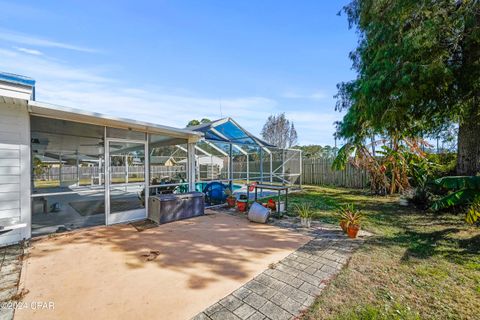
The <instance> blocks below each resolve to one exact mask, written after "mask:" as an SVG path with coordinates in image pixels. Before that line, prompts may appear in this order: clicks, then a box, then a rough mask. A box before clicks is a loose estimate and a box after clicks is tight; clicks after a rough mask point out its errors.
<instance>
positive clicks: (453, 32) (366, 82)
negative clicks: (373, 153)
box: [336, 0, 480, 175]
mask: <svg viewBox="0 0 480 320" xmlns="http://www.w3.org/2000/svg"><path fill="white" fill-rule="evenodd" d="M343 11H344V12H345V13H346V14H347V16H348V20H349V23H350V27H352V26H355V27H356V28H357V31H358V34H359V43H358V47H357V48H356V50H355V51H353V52H351V53H350V57H351V59H352V61H353V68H354V70H356V72H357V77H356V79H355V80H353V81H350V82H344V83H340V84H339V85H338V89H339V91H338V94H337V98H338V101H337V106H336V109H337V110H347V113H346V115H345V116H344V118H343V120H342V121H341V122H340V123H338V125H337V135H338V136H339V137H342V138H344V139H345V140H346V141H347V142H348V143H355V144H358V143H361V142H363V141H365V140H366V139H367V138H369V137H371V136H374V135H376V136H386V137H390V138H391V141H392V143H393V148H394V149H398V145H397V144H398V142H399V141H402V140H403V139H404V138H415V137H423V136H427V135H429V134H432V133H434V132H438V131H439V130H441V128H445V127H448V126H450V125H451V124H452V123H457V124H458V147H457V159H458V160H457V173H458V174H460V175H475V174H476V173H477V172H479V171H480V143H478V132H480V1H478V0H463V1H461V0H440V1H433V0H404V1H376V0H354V1H352V2H351V3H350V4H349V5H347V6H346V7H344V10H343Z"/></svg>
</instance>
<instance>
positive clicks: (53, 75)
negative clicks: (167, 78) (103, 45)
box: [0, 49, 277, 133]
mask: <svg viewBox="0 0 480 320" xmlns="http://www.w3.org/2000/svg"><path fill="white" fill-rule="evenodd" d="M102 69H105V68H102V67H101V66H100V67H97V68H92V69H90V70H88V69H78V68H74V67H71V66H69V65H67V64H65V63H61V62H59V61H56V60H52V59H49V58H47V57H45V56H32V55H30V54H26V53H24V52H23V51H22V52H19V51H12V50H7V49H0V70H2V71H8V72H13V73H17V74H22V75H25V76H29V77H32V78H34V79H35V80H36V81H37V83H36V97H37V100H39V101H45V102H49V103H53V104H59V105H64V106H67V107H71V108H80V109H84V110H87V111H93V112H100V113H105V114H108V115H112V116H118V117H124V118H131V119H135V120H143V121H149V122H156V123H159V124H164V125H170V126H174V127H183V126H185V125H186V124H187V123H188V121H189V120H191V119H199V118H203V117H208V118H211V119H217V118H220V117H222V116H224V117H226V116H231V117H234V118H237V119H240V121H241V122H242V124H244V125H245V127H246V128H247V129H249V130H252V131H253V132H254V133H257V131H258V129H257V127H258V125H259V123H261V124H263V121H264V120H265V119H266V118H267V117H268V115H269V114H271V113H274V112H275V108H276V106H277V103H276V101H275V100H272V99H269V98H266V97H258V96H247V97H227V98H222V99H221V101H220V100H219V99H218V98H211V97H205V96H202V95H198V94H194V93H192V92H188V91H186V90H183V89H180V90H179V89H171V88H162V87H148V88H146V87H142V84H139V86H132V85H131V84H125V83H122V82H120V81H117V80H114V79H112V78H110V77H108V76H104V75H102V74H99V73H98V70H102ZM256 129H257V130H256Z"/></svg>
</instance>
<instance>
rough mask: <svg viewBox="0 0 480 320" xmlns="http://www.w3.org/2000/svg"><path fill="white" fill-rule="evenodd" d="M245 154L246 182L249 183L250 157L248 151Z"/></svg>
mask: <svg viewBox="0 0 480 320" xmlns="http://www.w3.org/2000/svg"><path fill="white" fill-rule="evenodd" d="M245 156H246V157H247V184H250V159H249V157H248V153H247V154H246V155H245Z"/></svg>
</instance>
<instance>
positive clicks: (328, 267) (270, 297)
mask: <svg viewBox="0 0 480 320" xmlns="http://www.w3.org/2000/svg"><path fill="white" fill-rule="evenodd" d="M272 224H273V225H276V226H278V227H283V228H287V229H290V230H295V231H297V232H300V233H304V234H308V235H310V236H313V237H315V238H314V239H313V240H311V241H310V242H308V243H307V244H305V245H304V246H303V247H301V248H299V249H298V250H297V251H295V252H293V253H291V254H290V255H289V256H287V257H286V258H284V259H283V260H281V261H279V262H278V263H276V264H275V265H272V266H271V268H269V269H267V270H265V271H263V272H262V273H261V274H259V275H258V276H256V277H255V278H254V279H252V280H251V281H249V282H247V283H246V284H245V285H243V286H242V287H240V288H239V289H237V290H236V291H234V292H232V293H231V294H229V295H228V296H226V297H225V298H223V299H222V300H220V301H218V302H217V303H215V304H213V305H212V306H210V307H209V308H207V309H206V310H204V311H203V312H201V313H199V314H198V315H197V316H195V317H194V318H193V319H195V320H201V319H212V320H216V319H222V320H228V319H237V320H238V319H249V320H257V319H274V320H282V319H292V318H295V317H297V316H298V315H300V314H301V312H302V311H303V310H305V309H307V308H308V307H309V306H310V305H311V304H312V303H313V302H314V301H315V297H316V296H317V295H319V294H320V292H321V291H322V289H323V288H325V286H326V285H327V283H328V281H329V280H331V279H332V278H333V277H335V276H336V275H337V274H338V273H339V271H340V270H341V269H342V267H343V266H345V265H346V263H347V262H348V260H349V258H350V257H351V255H352V253H353V252H354V251H355V250H356V249H357V248H358V247H359V246H360V245H361V244H362V243H363V240H362V238H363V237H359V238H357V239H355V240H352V239H348V238H347V237H346V236H345V235H344V234H343V233H342V232H341V230H340V229H337V228H335V227H333V226H327V225H323V224H319V223H313V225H312V228H310V229H304V228H301V227H299V225H298V223H296V221H295V220H294V218H289V219H282V220H275V221H274V222H272ZM364 235H365V234H364Z"/></svg>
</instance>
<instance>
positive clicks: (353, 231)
mask: <svg viewBox="0 0 480 320" xmlns="http://www.w3.org/2000/svg"><path fill="white" fill-rule="evenodd" d="M358 230H360V227H358V226H349V227H348V229H347V235H348V237H349V238H352V239H353V238H356V237H357V233H358Z"/></svg>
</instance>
